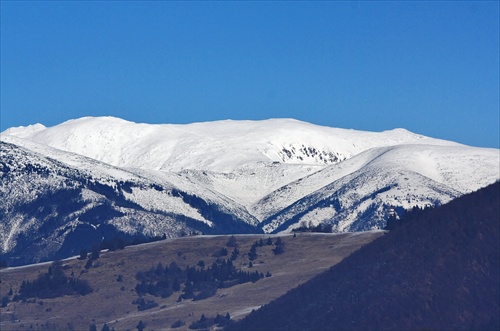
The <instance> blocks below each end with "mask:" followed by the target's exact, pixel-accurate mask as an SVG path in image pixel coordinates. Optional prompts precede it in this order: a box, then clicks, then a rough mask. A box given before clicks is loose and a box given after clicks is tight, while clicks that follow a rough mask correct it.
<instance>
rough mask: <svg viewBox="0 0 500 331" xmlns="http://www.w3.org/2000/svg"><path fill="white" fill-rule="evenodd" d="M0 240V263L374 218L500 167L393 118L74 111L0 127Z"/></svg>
mask: <svg viewBox="0 0 500 331" xmlns="http://www.w3.org/2000/svg"><path fill="white" fill-rule="evenodd" d="M0 148H1V149H0V152H1V159H0V176H1V183H0V201H1V202H0V240H1V242H2V247H1V253H2V258H4V259H6V260H7V262H8V263H9V264H10V265H20V264H26V263H33V262H40V261H46V260H51V259H54V258H62V257H67V256H71V255H75V254H78V252H79V251H80V250H81V249H90V248H91V247H92V246H94V245H96V244H98V243H100V242H102V241H106V240H112V239H114V238H117V237H119V238H121V239H122V240H127V241H134V240H148V238H151V237H161V236H163V237H177V236H183V235H187V234H202V233H203V234H228V233H278V232H283V231H285V232H289V231H292V230H293V229H296V228H298V227H303V226H310V227H311V226H317V225H318V224H321V223H327V224H331V227H332V231H334V232H349V231H351V232H352V231H365V230H372V229H380V228H383V227H384V226H385V224H386V220H387V216H388V214H389V213H390V212H393V211H395V212H396V213H397V214H400V215H401V214H403V213H404V210H406V209H409V208H412V207H415V206H419V207H424V206H437V205H441V204H443V203H446V202H448V201H450V200H452V199H455V198H457V197H459V196H461V195H463V194H465V193H469V192H472V191H474V190H477V189H479V188H481V187H484V186H486V185H488V184H491V183H493V182H495V181H497V180H498V179H499V178H500V166H499V160H500V151H499V150H498V149H490V148H479V147H471V146H466V145H461V144H458V143H455V142H451V141H446V140H440V139H434V138H430V137H425V136H422V135H419V134H415V133H412V132H409V131H407V130H404V129H394V130H389V131H384V132H366V131H357V130H347V129H338V128H330V127H323V126H318V125H313V124H309V123H305V122H300V121H297V120H293V119H270V120H265V121H231V120H226V121H216V122H206V123H193V124H185V125H173V124H158V125H153V124H138V123H133V122H129V121H125V120H122V119H118V118H113V117H85V118H80V119H75V120H70V121H67V122H64V123H62V124H59V125H56V126H54V127H49V128H47V127H45V126H43V125H41V124H35V125H31V126H28V127H18V128H10V129H7V130H6V131H4V132H2V133H1V145H0Z"/></svg>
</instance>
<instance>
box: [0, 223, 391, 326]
mask: <svg viewBox="0 0 500 331" xmlns="http://www.w3.org/2000/svg"><path fill="white" fill-rule="evenodd" d="M382 234H383V232H368V233H359V234H328V235H325V234H298V235H297V236H296V237H293V236H291V235H290V236H282V237H281V238H282V240H283V241H284V242H285V246H284V252H282V253H281V254H277V255H276V254H275V253H274V252H273V249H275V248H276V246H275V243H276V240H277V238H278V236H268V235H239V236H235V239H236V244H237V247H238V250H239V252H240V253H239V255H238V257H236V259H234V261H232V263H233V265H234V267H235V269H236V270H240V271H245V272H255V271H258V273H259V274H262V275H267V276H268V277H265V276H264V278H261V279H259V280H257V281H255V282H247V283H243V284H236V283H237V281H233V282H231V281H227V282H224V284H222V282H219V283H218V285H221V286H222V287H223V288H219V289H217V291H216V293H215V294H214V295H213V296H211V297H209V298H206V299H202V300H192V299H190V298H189V299H182V300H181V301H180V302H179V296H180V295H182V294H183V289H184V288H185V284H184V283H181V284H180V285H181V286H180V287H181V288H180V291H177V292H174V293H173V294H172V295H170V296H168V297H165V298H162V297H161V296H154V295H151V294H145V295H142V299H141V296H139V295H138V293H137V291H136V286H137V284H139V283H140V281H139V280H138V279H137V278H136V276H137V274H138V273H139V272H147V271H148V270H153V271H154V270H156V268H157V267H158V264H159V263H161V266H162V267H163V268H166V267H167V266H170V265H171V262H173V261H175V262H176V264H177V266H178V267H179V269H181V270H186V268H187V267H188V266H191V267H195V268H196V270H202V269H204V270H207V269H209V268H210V267H211V266H212V265H213V263H214V262H216V261H217V259H219V261H221V260H226V261H227V260H228V259H229V258H230V256H231V254H232V251H233V250H234V247H233V246H234V245H231V244H229V246H228V243H229V242H230V236H202V237H184V238H179V239H170V240H164V241H159V242H154V243H149V244H143V245H137V246H130V247H126V248H125V249H123V250H117V251H113V252H102V253H101V254H100V257H99V258H97V259H95V260H94V261H93V262H92V266H90V262H89V259H88V258H87V259H84V260H79V259H77V258H72V259H67V260H64V261H62V263H60V265H59V266H58V265H55V266H53V265H51V264H50V263H46V264H39V265H33V266H26V267H19V268H10V269H4V270H1V271H0V275H1V283H0V285H1V287H0V289H1V297H2V306H3V307H1V308H0V318H1V319H0V328H1V330H58V329H59V330H71V329H72V330H89V328H90V326H91V325H93V324H95V326H96V329H97V330H101V329H102V327H103V325H104V323H106V324H107V325H108V326H109V327H110V328H115V329H116V330H136V329H137V328H136V327H137V326H138V324H139V322H140V321H142V323H143V324H145V325H146V328H145V330H150V329H155V330H158V329H169V328H175V329H176V330H182V329H188V327H189V326H190V325H191V324H192V323H193V322H195V321H199V320H200V318H201V316H202V315H205V316H206V317H207V318H210V317H215V316H216V315H217V314H218V313H219V314H221V315H223V316H226V315H227V313H229V316H230V317H231V319H233V320H238V319H241V318H243V317H244V316H245V315H247V314H248V313H249V312H251V311H252V310H253V309H257V308H259V307H260V306H262V305H264V304H266V303H269V302H270V301H271V300H273V299H276V298H278V297H280V296H281V295H283V294H284V293H286V292H287V291H289V290H290V289H292V288H294V287H296V286H298V285H299V284H301V283H304V282H306V281H307V280H309V279H311V278H312V277H314V276H315V275H317V274H318V273H321V272H323V271H324V270H326V269H328V268H329V267H330V266H332V265H334V264H336V263H338V262H340V261H341V260H342V259H343V258H344V257H346V256H348V255H350V254H351V253H352V252H354V251H355V250H357V249H359V248H360V247H361V246H363V245H365V244H367V243H369V242H371V241H372V240H374V239H376V238H378V237H380V236H382ZM268 238H271V240H272V242H273V244H272V245H267V240H268ZM260 239H262V240H263V245H262V246H260V245H258V246H256V249H255V251H256V253H257V257H256V258H255V259H253V260H252V261H250V259H249V256H248V253H249V252H250V250H251V247H252V245H254V243H256V242H257V243H259V242H260ZM233 244H234V243H233ZM223 248H225V249H226V250H227V251H228V254H227V255H226V256H222V255H223V253H224V251H223V250H222V249H223ZM89 255H90V254H89ZM200 261H203V263H201V262H200ZM250 262H252V264H253V266H252V267H250V266H249V263H250ZM86 266H87V268H86ZM202 266H203V268H202ZM49 268H50V271H49ZM160 269H161V268H160ZM169 270H173V268H170V269H169ZM268 272H269V274H267V273H268ZM269 276H270V277H269ZM47 279H52V282H53V283H57V282H59V283H64V286H60V287H57V286H56V285H53V284H52V283H50V281H47ZM77 280H78V282H79V283H77ZM23 281H24V282H25V285H22V284H23ZM26 282H29V283H26ZM44 282H45V283H44ZM85 282H86V283H87V284H88V285H89V286H90V288H91V292H90V293H89V292H88V291H86V290H85V286H83V285H82V284H85ZM27 284H30V286H31V288H32V289H31V290H27V289H28V288H29V287H30V286H28V285H27ZM43 284H52V285H47V287H51V286H52V287H54V288H53V289H52V290H44V291H38V292H37V291H35V290H33V288H35V287H37V286H41V285H43ZM75 284H79V285H76V286H74V287H75V288H76V290H74V289H73V288H72V287H71V286H73V285H75ZM155 284H156V283H155ZM230 285H234V286H230ZM82 286H83V287H82ZM168 286H172V282H170V285H168ZM228 286H230V287H228ZM22 287H23V288H24V291H22V290H21V288H22ZM11 290H12V291H11ZM30 291H31V292H30ZM29 293H35V295H36V296H30V295H29ZM53 296H55V297H53ZM141 300H143V301H142V304H143V305H142V306H141V303H140V302H141ZM149 307H151V308H149ZM144 308H149V309H144ZM140 309H141V310H140ZM142 309H144V310H142Z"/></svg>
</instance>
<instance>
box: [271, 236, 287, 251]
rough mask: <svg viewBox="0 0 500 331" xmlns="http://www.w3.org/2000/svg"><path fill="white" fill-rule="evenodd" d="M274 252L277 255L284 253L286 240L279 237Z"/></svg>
mask: <svg viewBox="0 0 500 331" xmlns="http://www.w3.org/2000/svg"><path fill="white" fill-rule="evenodd" d="M274 246H275V247H274V248H273V252H274V254H275V255H278V254H282V253H284V252H285V242H284V241H283V240H282V239H281V238H280V237H279V238H278V239H276V242H275V243H274Z"/></svg>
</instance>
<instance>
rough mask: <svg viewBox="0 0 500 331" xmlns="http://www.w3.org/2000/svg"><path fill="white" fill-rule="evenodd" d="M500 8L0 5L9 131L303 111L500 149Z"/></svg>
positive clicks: (345, 124)
mask: <svg viewBox="0 0 500 331" xmlns="http://www.w3.org/2000/svg"><path fill="white" fill-rule="evenodd" d="M499 11H500V10H499V2H498V1H491V2H478V1H474V2H464V1H459V2H451V1H440V2H430V1H426V2H398V1H396V2H380V1H375V2H310V1H307V2H161V1H155V2H131V1H127V2H120V1H110V2H97V1H91V2H60V1H54V2H18V1H13V2H9V1H1V77H0V78H1V114H0V115H1V117H0V119H1V130H2V131H3V130H5V129H6V128H8V127H12V126H20V125H29V124H33V123H37V122H39V123H42V124H44V125H47V126H52V125H56V124H58V123H61V122H63V121H66V120H68V119H72V118H78V117H82V116H103V115H110V116H117V117H120V118H124V119H127V120H131V121H134V122H146V123H190V122H200V121H211V120H219V119H255V120H257V119H267V118H277V117H286V118H296V119H299V120H303V121H307V122H311V123H315V124H320V125H327V126H332V127H340V128H353V129H359V130H369V131H382V130H387V129H393V128H400V127H402V128H406V129H408V130H410V131H413V132H416V133H420V134H424V135H428V136H431V137H436V138H443V139H448V140H454V141H458V142H461V143H464V144H468V145H473V146H482V147H495V148H498V147H499V144H500V133H499V125H500V119H499V116H500V114H499V113H500V110H499V109H500V107H499V102H500V95H499V90H500V83H499V76H500V68H499V62H500V60H499V49H500V45H499V39H500V37H499V30H500V27H499Z"/></svg>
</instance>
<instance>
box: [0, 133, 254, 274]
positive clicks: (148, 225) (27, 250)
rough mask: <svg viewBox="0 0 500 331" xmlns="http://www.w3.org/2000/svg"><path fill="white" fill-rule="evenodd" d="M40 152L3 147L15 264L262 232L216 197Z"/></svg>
mask: <svg viewBox="0 0 500 331" xmlns="http://www.w3.org/2000/svg"><path fill="white" fill-rule="evenodd" d="M37 147H39V150H40V149H41V150H43V152H44V153H45V155H42V154H40V153H37V152H33V151H31V150H28V149H25V148H22V147H19V146H17V145H14V144H11V143H6V142H0V152H1V154H2V161H1V162H0V175H1V183H0V199H1V201H2V203H1V204H0V239H1V242H2V247H1V252H2V258H6V259H8V260H9V264H11V265H17V264H25V263H33V262H40V261H46V260H51V259H54V258H58V257H59V258H60V257H67V256H71V255H75V254H78V252H79V251H80V250H81V249H87V250H89V249H91V248H92V247H93V246H95V245H99V244H100V243H101V242H102V241H103V240H113V239H114V238H115V237H120V238H121V239H123V240H128V241H133V240H145V239H147V238H150V237H157V236H166V237H178V236H182V235H185V234H189V233H192V232H195V233H232V232H236V233H238V232H244V233H254V232H259V231H258V229H257V228H255V226H252V225H249V223H251V220H252V217H251V216H250V215H249V214H248V213H245V211H244V210H238V207H237V206H233V205H231V204H229V203H228V202H227V201H226V202H225V201H223V200H222V199H220V198H218V197H215V198H214V199H215V200H210V198H207V199H203V198H200V197H199V196H196V195H194V194H191V193H189V192H185V191H182V190H181V189H179V188H178V187H176V186H174V185H172V184H170V183H168V182H166V181H151V180H149V179H147V178H143V177H140V176H138V175H136V174H133V173H130V172H127V171H124V170H121V169H119V168H115V167H112V166H109V165H106V164H102V163H100V162H98V161H95V160H92V159H88V158H86V157H82V156H78V155H64V159H65V160H70V159H71V163H72V166H68V165H67V164H64V163H61V162H59V161H56V160H54V159H53V158H51V157H50V156H46V155H52V156H55V155H62V154H68V153H65V152H61V151H50V148H48V147H44V146H37ZM225 206H228V207H227V208H226V207H225ZM238 215H239V216H242V218H238V217H239V216H238Z"/></svg>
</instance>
